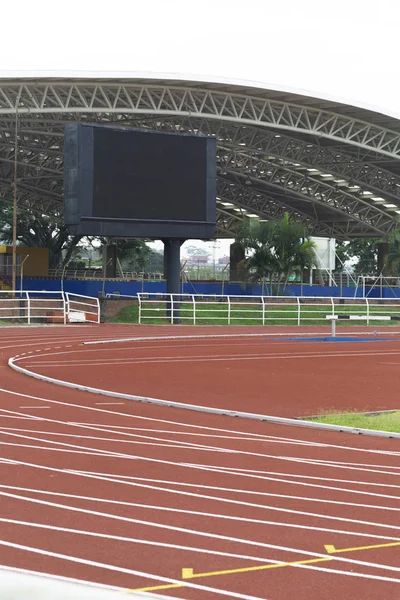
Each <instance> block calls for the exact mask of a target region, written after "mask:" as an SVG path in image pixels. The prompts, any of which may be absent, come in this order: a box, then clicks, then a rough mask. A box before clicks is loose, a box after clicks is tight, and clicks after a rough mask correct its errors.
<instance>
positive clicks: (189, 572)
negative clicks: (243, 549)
mask: <svg viewBox="0 0 400 600" xmlns="http://www.w3.org/2000/svg"><path fill="white" fill-rule="evenodd" d="M394 546H400V542H389V543H388V544H374V545H372V546H355V547H353V548H336V547H335V546H333V545H332V544H326V545H325V546H324V548H325V550H326V552H327V553H328V554H339V553H341V552H356V551H357V550H375V549H377V548H393V547H394ZM331 560H333V559H332V558H331V557H330V556H327V557H322V558H310V559H307V560H295V561H292V562H281V563H276V564H272V565H271V564H269V565H256V566H254V567H241V568H238V569H226V570H223V571H207V572H204V573H194V569H192V568H183V569H182V579H198V578H199V577H215V576H220V575H233V574H235V573H251V572H254V571H266V570H267V569H281V568H282V567H295V566H296V565H312V564H316V563H321V562H329V561H331ZM182 587H185V584H184V583H171V584H167V585H156V586H152V587H144V588H135V589H131V590H126V592H125V593H128V594H129V593H131V592H132V593H133V592H155V591H157V590H170V589H173V588H182Z"/></svg>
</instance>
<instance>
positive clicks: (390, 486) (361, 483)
mask: <svg viewBox="0 0 400 600" xmlns="http://www.w3.org/2000/svg"><path fill="white" fill-rule="evenodd" d="M224 469H225V471H228V472H231V471H238V472H242V473H256V474H261V475H276V476H277V477H294V478H296V479H313V480H316V481H334V482H336V483H348V484H351V485H368V486H373V487H384V488H388V487H389V488H396V489H400V485H394V484H390V483H386V482H382V483H372V482H370V481H360V480H358V479H357V480H356V479H335V478H333V477H321V476H318V477H316V476H313V475H303V474H301V475H299V474H297V473H285V472H280V471H257V470H255V469H239V468H237V467H224Z"/></svg>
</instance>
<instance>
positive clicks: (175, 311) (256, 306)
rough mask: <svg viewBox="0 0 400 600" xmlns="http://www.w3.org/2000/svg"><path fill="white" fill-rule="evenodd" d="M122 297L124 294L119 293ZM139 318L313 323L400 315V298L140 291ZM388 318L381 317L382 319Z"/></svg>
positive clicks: (210, 322) (208, 322) (234, 322)
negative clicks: (353, 316)
mask: <svg viewBox="0 0 400 600" xmlns="http://www.w3.org/2000/svg"><path fill="white" fill-rule="evenodd" d="M119 297H121V298H123V297H124V296H122V295H121V296H119ZM137 298H138V304H139V312H138V322H139V323H144V322H149V321H150V322H154V323H157V322H160V321H161V322H165V321H166V320H168V321H169V322H171V323H174V322H178V321H181V322H182V323H188V324H190V323H191V324H194V325H195V324H202V323H203V324H204V323H207V324H218V325H222V324H226V325H232V324H242V325H246V324H248V325H312V324H326V322H327V321H326V319H327V316H335V315H337V314H341V315H347V314H348V315H351V314H357V315H359V316H360V317H363V318H365V321H366V324H367V325H368V324H370V321H374V322H376V321H379V319H377V317H379V316H382V317H385V316H386V317H387V316H390V315H393V316H398V315H400V298H399V299H389V298H387V299H371V298H348V297H346V298H335V297H323V296H321V297H318V296H314V297H311V296H244V295H243V296H226V295H217V294H163V293H143V292H140V293H138V294H137ZM386 320H387V319H385V318H382V321H386Z"/></svg>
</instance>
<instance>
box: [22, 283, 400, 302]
mask: <svg viewBox="0 0 400 600" xmlns="http://www.w3.org/2000/svg"><path fill="white" fill-rule="evenodd" d="M63 288H64V291H66V292H71V293H74V294H83V295H85V296H95V297H96V298H97V297H98V296H99V294H100V293H101V292H102V291H103V289H104V293H106V294H113V293H119V294H121V295H125V296H136V294H137V293H138V292H142V291H143V292H162V293H165V292H166V286H165V282H164V281H145V282H144V283H143V284H142V282H141V281H105V282H103V281H102V280H88V281H84V280H68V279H66V280H64V281H63ZM23 289H24V290H31V291H39V290H48V291H60V290H61V289H62V285H61V280H60V279H34V278H32V279H24V282H23ZM181 290H182V286H181ZM183 292H184V293H185V294H226V295H228V294H229V295H231V296H235V295H249V296H250V295H251V296H261V286H260V285H248V286H245V287H242V285H241V284H240V283H226V284H224V286H222V283H221V282H206V281H205V282H194V283H184V284H183ZM354 292H355V288H354V287H343V288H342V289H340V287H328V286H321V285H311V286H308V285H307V286H306V285H304V286H300V285H290V286H288V287H287V289H286V294H285V295H286V296H324V297H329V296H333V297H339V296H342V297H347V298H354ZM366 293H367V294H368V297H369V298H379V297H380V294H381V290H380V288H374V289H371V288H366ZM382 296H383V298H400V289H390V288H383V289H382ZM357 297H358V298H361V297H362V289H358V290H357Z"/></svg>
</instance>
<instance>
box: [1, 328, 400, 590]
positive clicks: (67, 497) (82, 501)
mask: <svg viewBox="0 0 400 600" xmlns="http://www.w3.org/2000/svg"><path fill="white" fill-rule="evenodd" d="M174 331H176V330H174ZM181 331H182V333H184V331H183V330H181V329H180V332H181ZM190 331H191V332H192V333H193V329H192V328H190ZM202 331H204V329H202ZM219 331H220V330H219ZM149 332H151V334H150V333H149ZM166 332H168V330H167V329H166V328H159V329H158V328H153V327H149V328H143V327H141V328H134V327H125V326H120V327H118V326H93V327H90V328H84V327H82V328H70V329H64V328H58V327H54V328H48V329H36V330H28V329H26V330H8V331H7V332H3V330H1V331H0V340H1V352H2V362H1V365H0V375H1V382H2V383H1V388H2V389H1V390H0V394H1V397H0V440H1V449H2V454H1V461H0V473H1V474H2V477H1V478H0V482H1V483H0V495H1V497H2V501H1V503H0V524H1V525H0V527H1V531H2V534H1V536H0V537H1V540H0V542H1V543H0V563H1V564H3V565H9V566H13V567H15V568H20V569H31V570H36V571H44V572H46V573H53V574H58V575H63V576H65V577H73V578H77V579H85V580H89V581H93V582H98V583H102V584H106V585H110V586H116V587H118V588H121V589H127V588H128V589H142V590H143V589H149V588H152V591H154V592H156V593H160V594H161V595H163V596H164V595H166V596H168V595H169V596H173V597H181V598H188V599H189V598H193V599H197V598H214V597H215V598H218V597H224V596H225V597H226V596H229V597H242V598H263V599H269V598H270V599H271V600H281V599H283V598H287V596H288V595H289V594H294V593H296V597H297V598H300V600H302V599H303V598H304V599H305V598H318V599H325V598H328V597H329V598H330V597H331V596H332V594H335V596H336V597H337V598H344V599H346V598H355V597H363V598H377V597H396V594H398V593H399V590H400V588H399V583H400V573H399V571H400V568H399V567H398V566H397V565H398V563H399V561H398V557H399V556H400V555H399V552H400V524H399V518H398V516H399V510H400V502H399V500H400V498H399V493H398V492H399V489H400V482H399V475H400V447H399V443H398V440H384V439H376V438H364V437H363V438H360V437H355V436H347V435H343V434H338V433H332V432H322V431H315V430H314V431H309V430H304V429H300V428H299V429H297V428H293V427H290V428H289V427H285V426H283V425H273V424H269V423H257V422H250V421H244V420H237V419H227V418H226V417H225V418H223V417H221V416H218V415H209V414H201V413H193V412H188V411H182V410H180V409H177V408H167V407H163V406H150V405H144V404H137V403H131V402H129V401H123V400H122V399H121V400H118V399H111V398H108V399H106V398H101V397H98V396H95V395H91V394H85V393H83V392H80V391H76V390H70V389H67V388H61V387H56V386H49V385H48V384H46V383H45V382H43V381H36V380H33V379H31V378H27V377H24V376H22V375H20V374H17V373H16V372H14V371H12V370H11V369H9V368H8V367H7V361H8V359H9V358H10V357H12V356H14V355H16V354H21V353H22V352H25V353H26V352H29V351H31V350H32V351H34V354H35V360H38V362H40V361H43V360H46V361H47V362H49V360H50V359H51V360H53V361H55V362H56V361H57V360H58V358H59V355H55V352H56V351H64V348H61V346H66V345H72V346H73V351H74V352H75V349H76V348H79V349H80V351H81V352H82V356H79V357H78V360H79V362H80V364H81V365H82V366H80V367H79V368H80V369H81V371H82V372H83V371H85V372H86V376H88V375H87V374H88V373H89V371H90V376H91V377H97V378H105V377H107V376H108V375H107V373H110V374H115V372H116V365H115V364H114V365H113V366H110V365H104V364H101V365H98V366H97V367H96V369H93V365H86V368H85V367H84V366H83V364H84V363H82V361H83V360H85V358H83V355H84V353H85V352H86V350H87V348H85V350H83V349H82V348H83V346H82V343H83V341H88V340H89V341H90V340H92V341H97V340H100V339H104V338H110V339H112V338H114V339H115V338H118V337H129V336H131V337H132V336H134V335H137V336H139V337H140V336H143V335H146V334H148V335H152V336H161V335H165V334H166ZM127 334H128V335H127ZM39 336H40V337H39ZM219 341H221V340H219ZM160 343H161V341H160ZM391 344H392V345H393V347H388V348H386V351H387V352H393V355H392V354H391V355H387V356H395V355H396V354H394V353H398V351H399V350H398V348H399V346H398V345H396V343H395V342H391ZM358 345H359V344H358ZM211 347H212V344H209V348H211ZM279 347H280V348H282V346H279ZM363 347H364V348H365V345H364V346H363ZM46 348H50V349H51V350H50V351H48V350H46ZM264 349H265V348H264ZM40 350H41V351H40ZM164 350H165V348H163V351H164ZM173 350H174V351H175V350H176V351H179V352H180V351H181V349H179V350H178V349H176V348H175V349H173ZM242 350H244V348H242ZM251 350H254V348H253V349H251ZM355 350H356V351H357V352H358V353H359V354H361V353H365V352H371V350H369V349H368V350H359V349H358V348H356V349H355ZM384 350H385V348H383V347H381V350H380V351H379V352H383V351H384ZM158 351H159V349H153V351H152V352H158ZM171 351H172V350H171ZM193 351H194V348H192V349H191V352H192V353H193ZM215 351H216V348H214V349H213V353H214V355H215ZM291 351H292V350H291ZM350 351H351V349H350V350H346V352H347V353H348V352H350ZM46 352H47V353H49V352H50V354H51V356H50V358H49V357H45V356H44V355H45V354H46ZM195 352H196V354H192V356H199V354H198V352H199V349H196V350H195ZM229 352H230V358H232V354H234V353H235V352H236V353H237V350H236V349H235V350H234V351H233V350H232V344H231V347H230V349H229ZM245 352H247V354H251V353H252V352H250V351H249V350H245V351H243V352H242V351H241V352H240V354H244V353H245ZM274 352H275V350H274ZM312 352H314V351H312ZM335 352H336V350H335ZM260 353H261V352H260ZM175 355H176V353H175ZM86 356H88V355H86ZM169 356H170V355H169ZM362 356H363V358H362V359H360V361H367V362H368V361H369V360H370V359H369V358H366V357H367V356H370V355H367V354H362ZM385 356H386V355H385ZM153 357H154V354H153ZM75 358H76V355H75ZM144 358H146V361H147V360H148V358H149V354H147V355H146V357H144ZM222 358H224V359H225V358H226V355H225V356H224V357H222ZM264 358H265V357H264ZM335 358H336V359H339V357H335ZM29 360H30V361H32V360H33V359H32V358H31V355H30V358H29V359H28V360H27V362H29ZM195 360H196V361H197V360H198V359H197V358H196V359H195ZM257 360H259V362H260V361H262V362H263V359H257ZM273 360H274V359H271V361H270V362H272V361H273ZM285 360H287V361H288V360H291V359H285ZM296 360H297V359H296ZM298 360H299V362H300V360H301V359H298ZM317 360H318V359H317ZM319 360H321V359H319ZM346 360H347V361H349V360H351V361H353V364H354V360H358V359H356V358H355V356H354V355H352V356H351V359H349V354H347V355H346ZM385 360H386V359H385ZM390 360H393V362H395V359H393V358H391V359H390ZM108 362H109V361H108ZM114 362H115V361H114ZM205 362H206V361H204V363H205ZM219 362H220V363H222V362H224V361H219ZM231 362H234V361H231ZM235 362H240V361H235ZM242 362H244V361H242ZM247 362H249V363H250V362H252V361H251V360H249V361H247ZM264 362H265V361H264ZM314 362H316V361H314ZM388 362H390V361H388ZM143 364H145V362H142V363H140V369H143ZM155 364H164V363H154V362H153V363H150V365H153V367H154V365H155ZM150 365H149V366H148V369H149V370H147V371H146V377H147V383H148V386H149V387H150V389H153V388H152V386H157V385H160V384H159V383H157V381H155V380H154V377H155V372H154V371H153V378H152V377H151V369H150ZM179 365H180V368H182V361H180V362H179ZM388 366H390V365H388ZM42 367H43V365H42ZM44 368H47V369H50V368H53V369H57V368H59V366H55V367H50V366H49V365H47V367H46V366H45V367H44ZM66 368H67V369H71V366H69V367H66ZM121 368H123V369H124V370H125V371H126V370H127V369H131V368H132V365H131V364H130V363H129V364H124V365H121ZM75 371H77V369H75ZM131 372H132V371H131ZM167 375H168V376H164V378H163V381H162V386H163V389H164V392H165V393H167V394H169V393H171V389H170V390H168V387H167V384H168V382H169V380H170V379H171V381H172V382H173V383H174V384H175V379H174V376H173V374H172V376H171V377H170V372H169V371H168V373H167ZM137 379H138V380H139V382H142V383H140V385H144V384H145V379H146V378H145V374H143V375H142V379H141V378H140V377H138V376H137V373H136V372H135V381H134V382H132V383H129V382H128V383H129V385H131V387H132V388H134V389H135V390H136V384H137V383H139V382H138V381H137ZM125 382H126V380H125ZM210 383H212V381H211V379H208V380H207V370H206V369H205V368H204V365H203V366H202V369H201V371H200V375H199V377H198V380H197V387H199V386H200V384H205V385H208V384H210ZM214 383H215V382H214ZM139 387H140V386H139ZM237 391H240V390H239V388H237ZM178 397H179V391H178ZM106 400H107V402H106ZM99 565H102V566H101V567H100V566H99ZM182 569H184V571H182ZM185 569H186V570H185ZM191 569H192V570H191ZM163 579H164V580H163ZM167 579H169V580H171V581H165V580H167ZM197 586H201V587H202V588H203V589H201V588H200V587H197ZM154 588H157V589H154ZM205 588H208V589H205Z"/></svg>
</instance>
